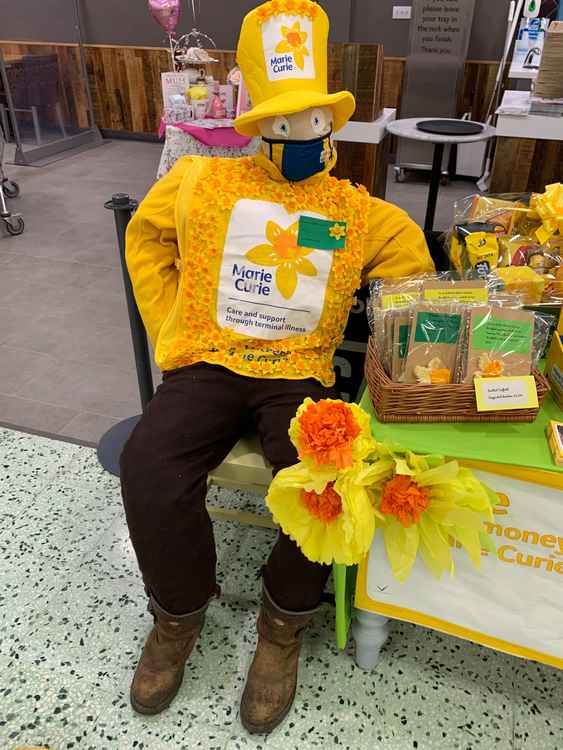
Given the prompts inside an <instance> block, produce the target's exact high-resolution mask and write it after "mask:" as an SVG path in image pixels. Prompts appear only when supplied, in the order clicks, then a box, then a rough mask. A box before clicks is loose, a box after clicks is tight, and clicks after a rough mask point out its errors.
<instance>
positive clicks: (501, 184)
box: [491, 138, 563, 193]
mask: <svg viewBox="0 0 563 750" xmlns="http://www.w3.org/2000/svg"><path fill="white" fill-rule="evenodd" d="M562 181H563V143H562V142H560V141H537V140H533V139H529V138H497V141H496V151H495V160H494V166H493V173H492V177H491V192H493V193H520V192H527V191H536V192H541V191H543V190H544V188H545V186H546V185H549V184H551V183H552V182H562Z"/></svg>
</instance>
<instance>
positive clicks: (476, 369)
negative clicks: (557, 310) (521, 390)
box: [464, 306, 535, 383]
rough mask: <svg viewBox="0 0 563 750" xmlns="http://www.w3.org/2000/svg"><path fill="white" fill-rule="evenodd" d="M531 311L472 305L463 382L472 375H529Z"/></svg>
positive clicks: (482, 376) (531, 337) (486, 376)
mask: <svg viewBox="0 0 563 750" xmlns="http://www.w3.org/2000/svg"><path fill="white" fill-rule="evenodd" d="M534 325H535V320H534V314H533V313H532V312H528V311H527V310H513V309H505V308H500V307H494V306H490V307H474V308H473V309H472V310H471V311H470V313H469V323H468V350H467V364H466V367H465V368H464V369H465V375H464V382H465V383H472V382H473V379H474V378H476V377H477V378H496V377H509V376H514V375H529V374H530V373H531V371H532V355H533V348H534Z"/></svg>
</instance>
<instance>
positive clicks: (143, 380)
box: [98, 193, 154, 476]
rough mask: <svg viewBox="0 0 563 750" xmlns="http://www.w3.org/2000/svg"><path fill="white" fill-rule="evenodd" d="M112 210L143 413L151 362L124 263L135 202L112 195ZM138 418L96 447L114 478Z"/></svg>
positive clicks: (150, 386)
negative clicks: (127, 232) (126, 235)
mask: <svg viewBox="0 0 563 750" xmlns="http://www.w3.org/2000/svg"><path fill="white" fill-rule="evenodd" d="M105 207H106V208H108V209H110V210H112V211H113V213H114V217H115V228H116V231H117V244H118V248H119V259H120V261H121V270H122V273H123V285H124V287H125V298H126V300H127V312H128V314H129V325H130V327H131V339H132V341H133V351H134V353H135V367H136V370H137V381H138V383H139V396H140V399H141V406H142V407H143V411H145V409H146V408H147V405H148V403H149V401H150V400H151V399H152V397H153V395H154V385H153V380H152V371H151V360H150V354H149V345H148V341H147V334H146V331H145V327H144V325H143V321H142V319H141V315H140V313H139V308H138V307H137V303H136V302H135V296H134V294H133V286H132V284H131V279H130V277H129V271H128V270H127V263H126V261H125V232H126V231H127V225H128V224H129V221H130V220H131V215H132V213H133V211H134V210H135V209H136V208H137V201H135V200H132V199H131V198H130V197H129V196H128V195H127V194H126V193H116V194H115V195H113V196H112V199H111V200H110V201H108V202H107V203H106V204H105ZM140 418H141V417H140V416H135V417H130V418H129V419H126V420H124V421H123V422H119V424H116V425H115V426H114V427H112V428H111V430H109V431H108V432H106V434H105V435H103V436H102V438H101V439H100V442H99V444H98V460H99V461H100V463H101V465H102V466H103V467H104V469H106V471H109V472H110V473H111V474H114V475H115V476H119V458H120V456H121V452H122V450H123V446H124V445H125V443H126V442H127V440H128V438H129V435H130V434H131V432H132V431H133V429H134V427H135V425H136V424H137V422H138V421H139V419H140Z"/></svg>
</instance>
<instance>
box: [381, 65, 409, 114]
mask: <svg viewBox="0 0 563 750" xmlns="http://www.w3.org/2000/svg"><path fill="white" fill-rule="evenodd" d="M404 79H405V60H404V59H403V58H400V57H386V58H385V65H384V71H383V106H384V107H389V108H390V109H396V110H397V111H399V110H400V109H401V96H402V93H403V82H404Z"/></svg>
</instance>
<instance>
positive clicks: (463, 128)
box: [416, 120, 484, 136]
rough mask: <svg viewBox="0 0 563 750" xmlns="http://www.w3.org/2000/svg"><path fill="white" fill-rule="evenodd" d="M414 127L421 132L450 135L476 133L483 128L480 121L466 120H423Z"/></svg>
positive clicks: (480, 131)
mask: <svg viewBox="0 0 563 750" xmlns="http://www.w3.org/2000/svg"><path fill="white" fill-rule="evenodd" d="M416 127H417V129H418V130H421V131H422V132H423V133H433V134H435V135H451V136H456V135H461V136H464V135H477V134H478V133H482V132H483V130H484V126H483V125H481V124H480V123H478V122H467V121H466V120H423V121H422V122H419V123H417V125H416Z"/></svg>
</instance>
